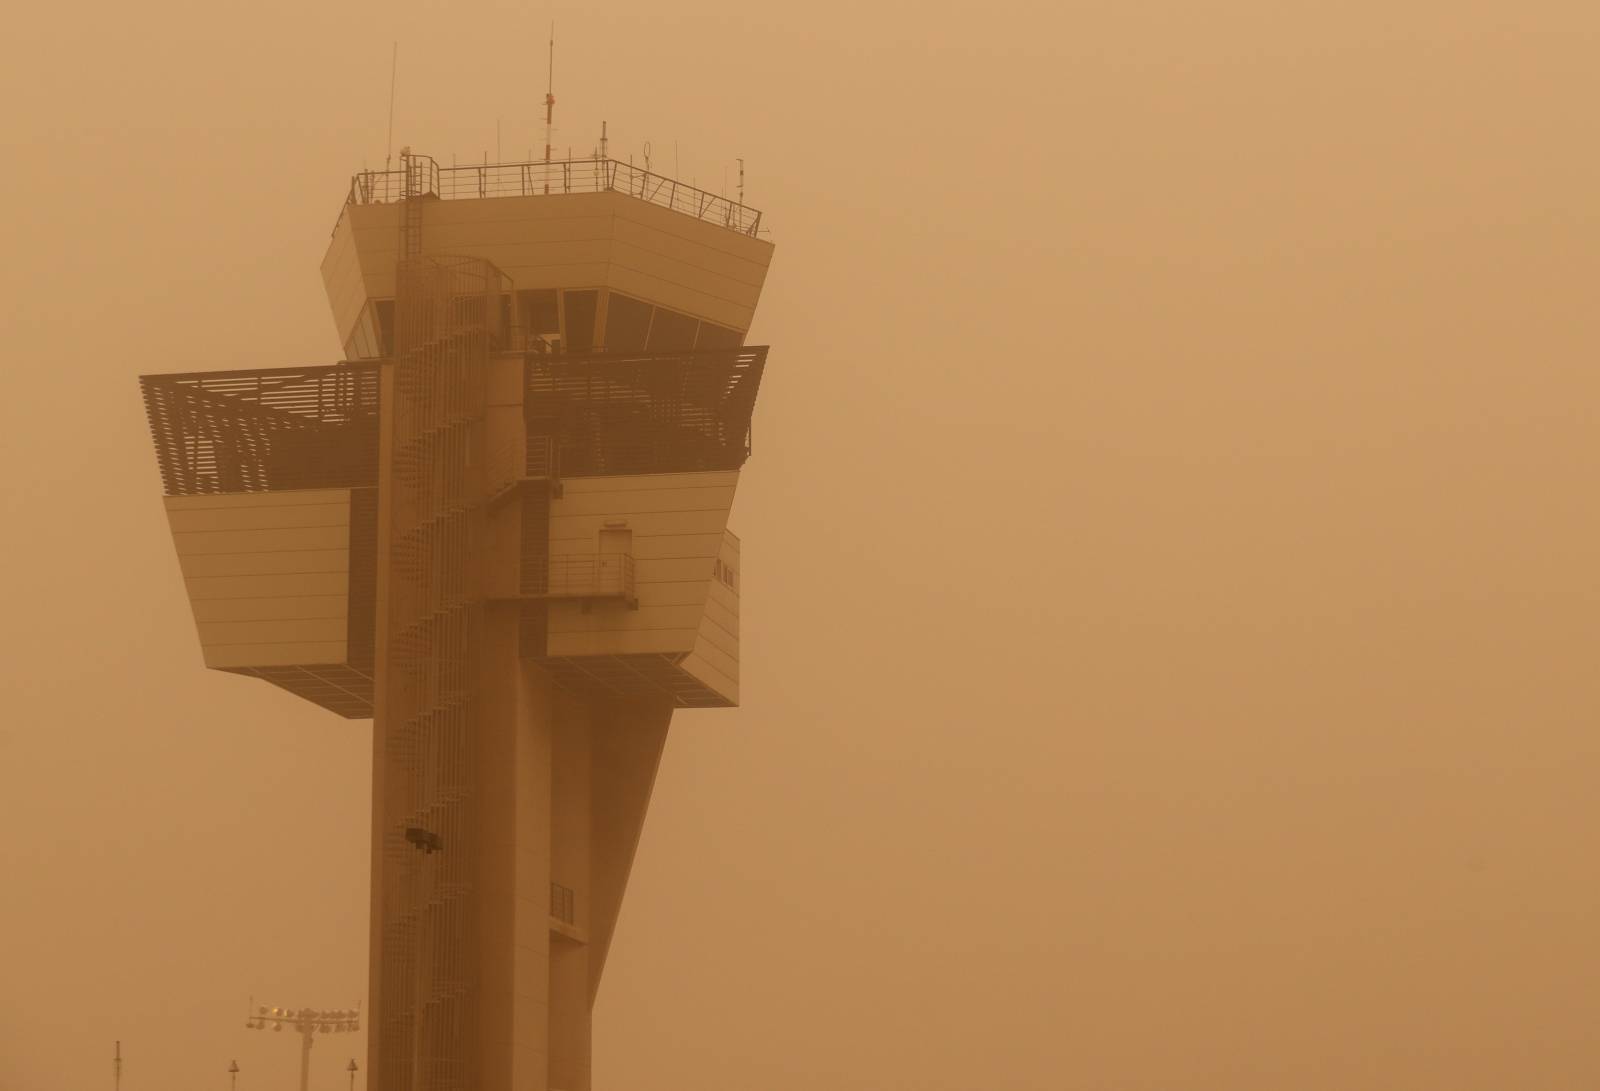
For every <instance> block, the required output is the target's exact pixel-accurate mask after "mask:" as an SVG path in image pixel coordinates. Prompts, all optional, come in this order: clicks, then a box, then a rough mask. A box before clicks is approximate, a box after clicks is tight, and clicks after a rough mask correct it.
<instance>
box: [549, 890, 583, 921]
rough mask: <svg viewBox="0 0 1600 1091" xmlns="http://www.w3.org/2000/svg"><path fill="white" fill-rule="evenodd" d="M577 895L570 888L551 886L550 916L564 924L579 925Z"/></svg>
mask: <svg viewBox="0 0 1600 1091" xmlns="http://www.w3.org/2000/svg"><path fill="white" fill-rule="evenodd" d="M577 900H578V899H577V895H576V894H574V893H573V891H572V888H571V887H570V886H562V885H561V884H560V883H551V884H550V915H551V916H552V917H554V918H555V919H556V920H558V921H560V922H561V923H562V924H577V923H578V912H577Z"/></svg>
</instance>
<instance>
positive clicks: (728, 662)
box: [678, 531, 743, 705]
mask: <svg viewBox="0 0 1600 1091" xmlns="http://www.w3.org/2000/svg"><path fill="white" fill-rule="evenodd" d="M741 578H743V577H742V573H741V572H740V571H739V539H738V538H737V537H736V536H735V535H734V534H733V533H732V532H731V531H730V532H725V533H724V534H723V540H722V547H721V549H720V550H719V551H718V554H717V560H716V564H715V566H714V570H713V573H712V579H711V585H710V593H709V594H708V595H707V597H706V608H705V613H704V614H703V615H701V618H700V628H699V630H698V631H697V632H696V634H695V642H694V650H693V651H692V652H690V653H689V655H688V657H687V658H685V659H684V660H683V662H681V663H679V664H678V667H679V669H680V670H683V671H685V672H687V673H688V674H691V675H693V676H694V677H695V678H697V679H698V680H699V681H701V682H702V683H704V684H705V685H706V686H707V687H709V688H710V689H713V690H715V691H716V692H718V693H720V694H721V695H722V696H724V697H726V698H727V699H728V700H729V701H730V702H731V703H733V704H735V705H736V704H738V703H739V580H740V579H741Z"/></svg>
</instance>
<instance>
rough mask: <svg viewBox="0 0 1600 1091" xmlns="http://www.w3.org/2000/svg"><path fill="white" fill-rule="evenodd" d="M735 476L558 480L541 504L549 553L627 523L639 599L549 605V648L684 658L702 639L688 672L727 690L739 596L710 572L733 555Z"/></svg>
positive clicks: (580, 550) (733, 677) (593, 543)
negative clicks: (697, 669)
mask: <svg viewBox="0 0 1600 1091" xmlns="http://www.w3.org/2000/svg"><path fill="white" fill-rule="evenodd" d="M738 480H739V474H738V471H736V470H726V471H717V472H710V473H686V474H642V475H628V476H617V477H578V478H568V479H566V480H565V481H564V482H563V483H562V484H563V489H564V495H563V496H562V497H561V498H559V499H557V500H554V501H552V502H551V505H550V555H551V557H552V558H555V557H559V556H562V555H572V554H587V553H594V552H596V551H597V550H598V548H599V544H598V543H599V538H600V532H601V531H602V530H604V529H607V527H608V526H609V527H611V528H612V529H617V528H619V527H621V526H626V528H627V529H628V530H629V531H631V532H632V548H633V556H634V581H635V591H636V593H637V596H638V601H639V607H638V609H636V610H635V609H630V608H629V607H628V606H627V605H626V604H625V603H622V602H608V601H597V602H590V603H589V604H588V606H587V609H586V608H585V606H584V604H581V603H576V602H553V603H551V604H550V628H549V636H548V639H549V644H548V654H550V655H551V656H588V655H637V654H644V653H651V654H667V655H685V656H687V655H689V654H690V653H694V652H696V651H697V649H698V648H699V646H700V645H701V643H702V642H704V644H705V646H706V652H705V654H704V655H702V656H701V657H700V660H699V662H702V663H703V664H704V667H703V670H704V676H703V677H702V675H701V674H699V673H697V674H696V677H701V678H702V680H703V681H705V682H706V683H707V684H708V685H711V686H712V687H713V688H715V689H716V690H717V691H718V692H719V693H723V694H724V695H726V696H730V697H733V696H736V694H737V684H738V658H737V655H738V598H737V595H734V594H733V592H732V591H731V589H729V588H727V587H726V586H724V585H723V584H722V583H721V582H720V581H719V580H718V579H717V578H716V576H715V573H716V571H717V570H718V567H719V565H720V564H727V565H730V566H732V567H735V568H736V567H737V563H738V562H737V558H738V542H737V539H735V538H733V537H732V536H731V535H729V534H728V533H727V524H728V515H729V513H730V512H731V511H732V509H733V497H734V488H735V486H736V484H737V483H738ZM708 611H714V612H715V619H714V620H713V621H711V622H708V621H707V613H708ZM708 624H709V625H710V629H709V630H708V629H707V626H708ZM703 630H705V635H704V636H703V635H702V631H703ZM730 689H731V690H732V691H733V692H732V693H729V690H730Z"/></svg>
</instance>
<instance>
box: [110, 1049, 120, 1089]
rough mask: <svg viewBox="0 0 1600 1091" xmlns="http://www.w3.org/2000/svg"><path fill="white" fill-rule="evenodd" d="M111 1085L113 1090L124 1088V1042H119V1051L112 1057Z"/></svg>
mask: <svg viewBox="0 0 1600 1091" xmlns="http://www.w3.org/2000/svg"><path fill="white" fill-rule="evenodd" d="M111 1087H112V1089H113V1091H121V1088H122V1042H121V1041H118V1042H117V1052H116V1055H115V1056H114V1057H112V1059H111Z"/></svg>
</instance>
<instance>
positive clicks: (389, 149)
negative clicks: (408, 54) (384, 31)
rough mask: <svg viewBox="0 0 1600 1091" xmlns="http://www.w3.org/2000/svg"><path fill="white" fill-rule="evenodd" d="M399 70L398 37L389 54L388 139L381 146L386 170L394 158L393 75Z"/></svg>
mask: <svg viewBox="0 0 1600 1091" xmlns="http://www.w3.org/2000/svg"><path fill="white" fill-rule="evenodd" d="M399 70H400V39H398V38H396V39H395V41H394V51H393V52H392V53H390V55H389V139H388V141H387V142H386V143H385V144H384V146H383V169H384V170H385V171H388V169H389V161H390V160H392V159H393V158H394V77H395V73H396V72H398V71H399Z"/></svg>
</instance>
